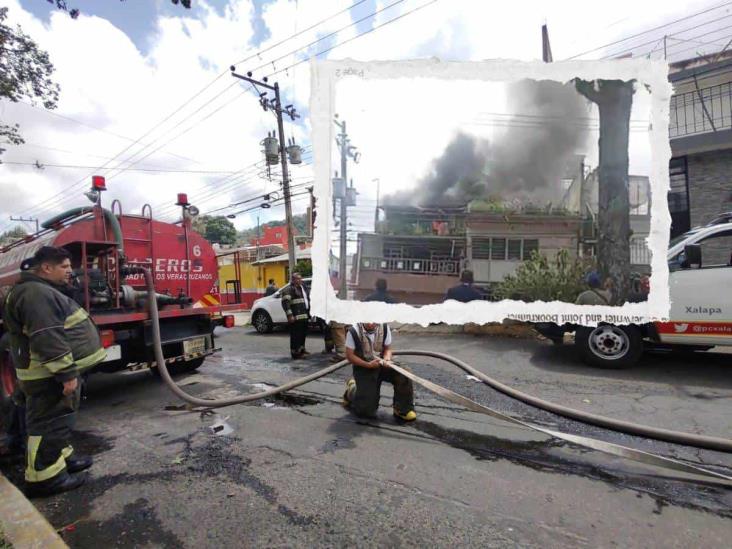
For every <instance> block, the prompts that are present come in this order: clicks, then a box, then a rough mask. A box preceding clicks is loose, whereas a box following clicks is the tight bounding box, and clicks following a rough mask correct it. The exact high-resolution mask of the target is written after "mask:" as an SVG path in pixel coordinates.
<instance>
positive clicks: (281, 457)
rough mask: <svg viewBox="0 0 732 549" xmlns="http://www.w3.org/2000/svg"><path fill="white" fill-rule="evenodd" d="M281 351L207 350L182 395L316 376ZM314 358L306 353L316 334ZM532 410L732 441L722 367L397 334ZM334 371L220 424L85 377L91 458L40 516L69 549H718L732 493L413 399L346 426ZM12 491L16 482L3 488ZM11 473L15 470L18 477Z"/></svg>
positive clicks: (232, 335)
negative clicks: (556, 406) (561, 409)
mask: <svg viewBox="0 0 732 549" xmlns="http://www.w3.org/2000/svg"><path fill="white" fill-rule="evenodd" d="M286 338H287V336H286V334H282V333H275V334H271V335H267V336H262V335H258V334H256V333H255V332H253V331H252V330H251V329H248V328H236V329H233V330H230V331H225V332H221V337H220V338H219V339H218V342H219V344H220V345H222V346H223V347H224V349H225V350H224V352H223V353H222V354H221V355H220V356H217V357H215V358H211V359H209V360H208V361H207V362H206V364H204V366H203V367H202V368H201V369H200V371H199V373H196V374H192V375H188V376H185V377H183V378H181V379H180V382H181V383H182V384H184V385H185V388H186V390H187V391H189V392H190V393H192V394H196V395H199V396H206V397H212V398H217V397H223V396H230V395H233V394H236V393H240V392H256V391H260V390H262V388H263V387H264V385H263V384H280V383H282V382H283V381H285V380H289V379H292V378H293V377H299V376H301V375H305V374H308V373H311V372H313V371H316V370H317V369H319V368H321V367H323V366H324V365H325V364H327V357H324V356H322V355H319V354H313V356H312V357H311V358H309V359H307V360H305V361H298V362H295V363H293V362H292V361H291V360H290V359H289V356H288V344H287V339H286ZM309 341H310V344H309V348H310V350H311V351H315V352H317V351H320V350H321V349H322V342H321V340H320V338H319V336H318V335H316V334H313V335H311V337H310V340H309ZM395 345H396V346H398V347H400V348H421V349H431V350H439V351H442V352H446V353H449V354H453V355H455V356H458V357H459V358H462V359H463V360H465V361H467V362H469V363H471V364H473V365H474V366H476V367H478V368H479V369H481V370H482V371H484V372H485V373H487V374H489V375H491V376H493V377H495V378H497V379H498V380H500V381H503V382H505V383H508V384H511V385H513V386H515V387H517V388H519V389H522V390H525V391H527V392H530V393H532V394H535V395H537V396H540V397H543V398H546V399H549V400H554V401H557V402H560V403H563V404H568V405H571V406H574V407H577V408H581V409H585V410H589V411H592V412H595V413H600V414H605V415H611V416H615V417H619V418H623V419H628V420H634V421H638V422H643V423H647V424H650V425H655V426H660V427H667V428H673V429H678V430H685V431H691V432H697V433H706V434H710V435H712V434H713V435H718V436H730V435H731V434H732V420H730V417H731V416H730V413H729V411H730V404H731V403H732V368H731V366H732V364H731V362H732V355H723V354H718V355H715V354H701V355H694V356H678V357H677V356H667V355H649V356H646V357H645V358H644V360H643V362H642V363H641V364H640V365H639V366H637V367H636V368H634V369H633V370H629V371H603V370H594V369H590V368H587V367H586V366H584V365H582V364H581V363H579V362H578V361H577V360H576V359H575V357H574V354H573V352H572V349H571V348H570V347H562V348H558V347H554V346H552V345H550V344H546V343H544V342H541V341H533V340H517V339H502V338H489V337H485V336H482V337H481V336H462V335H461V336H448V335H429V336H424V335H420V336H417V335H408V334H396V336H395ZM404 362H405V363H407V364H408V365H409V367H410V368H412V369H413V371H414V372H415V373H417V374H418V375H421V376H423V377H427V378H429V379H431V380H433V381H435V382H437V383H439V384H442V385H445V386H447V387H449V388H451V389H453V390H455V391H457V392H459V393H461V394H464V395H466V396H468V397H470V398H472V399H474V400H477V401H479V402H481V403H483V404H486V405H488V406H491V407H494V408H496V409H498V410H501V411H505V412H508V413H510V414H512V415H515V416H516V417H520V418H523V419H526V420H528V421H533V422H536V423H538V424H541V425H545V426H550V427H552V428H554V429H558V430H564V431H568V432H574V433H580V434H587V435H591V436H596V437H599V438H603V439H605V440H610V441H616V442H620V443H623V444H627V445H630V446H634V447H637V448H641V449H644V450H649V451H654V452H658V453H661V454H663V455H667V456H671V457H676V458H679V459H683V460H688V461H691V462H694V463H700V464H704V465H705V466H708V467H712V468H716V469H717V470H719V471H726V472H728V473H730V474H732V457H731V456H729V455H725V454H722V453H718V452H711V451H701V450H697V449H690V448H684V447H680V446H676V445H672V444H666V443H660V442H653V441H647V440H643V439H639V438H636V437H630V436H626V435H622V434H619V433H613V432H609V431H606V430H603V429H598V428H591V427H587V426H583V425H581V424H578V423H576V422H573V421H570V420H565V419H563V418H559V417H557V416H554V415H552V414H549V413H546V412H542V411H538V410H535V409H533V408H530V407H528V406H525V405H523V404H521V403H518V402H516V401H513V400H511V399H509V398H507V397H505V396H503V395H501V394H498V393H496V392H495V391H493V390H491V389H489V388H488V387H486V386H485V385H483V384H480V383H477V382H475V381H472V380H470V379H468V378H467V377H466V376H465V374H464V373H462V372H459V371H456V370H454V369H453V368H452V367H450V366H448V365H445V364H439V363H436V362H426V361H415V360H406V359H405V361H404ZM347 377H348V370H347V369H345V370H341V371H339V372H337V373H336V374H334V375H332V376H330V377H328V378H324V379H322V380H318V381H316V382H314V383H312V384H310V385H307V386H304V387H303V388H301V389H299V390H296V391H294V392H293V393H291V394H288V395H284V396H281V397H278V398H273V399H269V400H267V401H262V402H257V403H254V404H251V405H245V406H237V407H231V408H226V409H221V410H217V411H191V410H188V409H186V408H185V407H183V406H181V404H180V402H178V401H177V400H176V399H175V398H174V397H173V396H172V395H171V394H170V393H169V392H168V391H167V389H166V388H165V387H164V386H163V385H162V384H161V383H160V382H159V381H158V380H157V379H156V378H155V377H154V376H153V375H152V374H150V373H149V372H147V371H141V372H133V373H124V374H110V375H106V374H99V375H96V376H95V377H93V378H92V380H91V382H90V388H89V389H90V390H89V396H88V399H87V400H86V401H85V402H84V405H83V409H82V412H81V414H80V416H79V422H78V429H79V433H78V438H77V443H76V446H77V447H78V448H79V449H80V450H83V451H87V452H90V453H92V454H94V457H95V460H96V463H95V465H94V467H93V469H92V476H91V478H90V481H89V482H88V483H87V484H86V485H85V486H84V487H83V488H81V489H79V490H78V491H76V492H74V493H71V494H66V495H61V496H57V497H54V498H50V499H47V500H37V501H36V504H37V505H38V506H39V508H40V510H41V511H42V512H43V513H44V514H45V515H46V517H47V518H48V519H49V520H50V521H51V523H52V524H53V525H54V526H56V527H57V528H59V529H63V536H64V539H66V541H67V543H69V545H70V546H71V547H94V548H97V547H106V546H113V547H114V546H119V547H132V546H136V547H250V546H268V547H272V546H275V547H279V546H306V547H310V546H345V545H349V546H359V547H362V546H368V547H372V546H405V545H406V546H412V545H413V546H440V547H444V546H480V547H505V546H516V545H518V546H525V547H557V546H562V547H567V546H569V547H584V546H593V547H610V546H642V547H661V546H663V547H691V546H694V547H726V546H729V539H730V537H732V520H730V519H732V488H723V487H720V486H718V485H712V484H703V483H699V482H695V481H690V480H689V479H682V478H679V477H678V476H676V475H675V474H673V473H671V474H670V473H668V472H666V471H662V470H659V469H656V468H652V467H648V466H642V465H640V464H637V463H634V462H630V461H627V460H622V459H620V458H614V457H609V456H606V455H604V454H601V453H598V452H594V451H588V450H585V449H581V448H576V447H573V446H571V445H567V444H563V443H561V442H559V441H557V440H553V439H550V438H548V437H546V436H544V435H541V434H538V433H536V432H533V431H529V430H526V429H523V428H517V427H514V426H511V425H507V424H505V423H503V422H500V421H498V420H493V419H491V418H487V417H486V416H480V415H477V414H474V413H472V412H467V411H464V410H461V409H458V408H456V407H455V406H453V405H451V404H448V403H446V402H443V401H440V400H439V399H438V398H436V397H435V396H434V395H432V394H430V393H427V392H426V391H423V390H421V389H417V412H418V414H419V418H418V420H417V422H415V423H413V424H408V425H403V424H400V423H398V422H396V421H395V420H394V419H393V418H392V416H391V410H390V398H391V391H390V388H388V387H387V386H385V388H384V390H383V391H382V408H381V412H380V417H379V418H378V420H375V421H361V420H358V419H356V418H354V417H352V416H351V415H349V413H348V412H347V411H346V410H344V409H343V408H342V407H341V406H340V405H339V402H340V397H341V394H342V391H343V383H344V381H345V379H346V378H347ZM6 472H9V473H11V474H12V473H13V471H12V470H11V471H7V470H6ZM16 474H17V472H16Z"/></svg>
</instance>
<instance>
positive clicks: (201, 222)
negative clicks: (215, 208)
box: [193, 215, 236, 246]
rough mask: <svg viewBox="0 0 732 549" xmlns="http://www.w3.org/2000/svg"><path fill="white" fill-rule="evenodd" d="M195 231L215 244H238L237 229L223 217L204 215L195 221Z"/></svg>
mask: <svg viewBox="0 0 732 549" xmlns="http://www.w3.org/2000/svg"><path fill="white" fill-rule="evenodd" d="M193 230H194V231H196V232H197V233H199V234H200V235H202V236H203V237H204V238H205V239H206V240H208V241H209V242H211V243H215V244H222V245H224V246H230V245H232V244H235V243H236V228H235V227H234V224H233V223H232V222H231V221H229V220H228V219H226V218H225V217H224V216H223V215H216V216H209V215H203V216H201V217H197V218H196V219H194V220H193Z"/></svg>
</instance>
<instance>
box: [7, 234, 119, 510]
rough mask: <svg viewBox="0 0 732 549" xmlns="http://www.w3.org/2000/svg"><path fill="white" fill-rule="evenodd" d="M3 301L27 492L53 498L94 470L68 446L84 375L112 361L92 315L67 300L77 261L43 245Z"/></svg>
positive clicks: (58, 249) (85, 457)
mask: <svg viewBox="0 0 732 549" xmlns="http://www.w3.org/2000/svg"><path fill="white" fill-rule="evenodd" d="M25 267H26V270H25V271H23V272H21V275H20V281H19V282H18V283H17V284H16V285H15V286H14V287H13V288H12V290H11V291H10V293H9V294H8V296H7V298H6V300H5V308H4V315H3V321H4V323H5V328H6V330H7V331H8V333H9V334H10V349H11V352H12V353H13V356H14V358H15V366H16V373H17V377H18V384H19V386H20V389H21V391H22V393H23V397H24V400H25V421H26V433H27V444H26V457H27V463H26V470H25V481H26V492H27V495H28V496H29V497H43V496H49V495H53V494H57V493H61V492H65V491H68V490H73V489H75V488H78V487H79V486H81V485H82V484H83V483H84V481H85V480H86V477H85V476H84V475H81V474H79V473H80V472H81V471H83V470H85V469H88V468H89V467H91V465H92V459H91V457H89V456H81V455H78V454H77V453H76V452H74V449H73V447H72V446H71V444H70V439H71V430H72V429H73V426H74V422H75V417H76V411H77V410H78V406H79V399H80V391H81V383H80V381H79V378H80V376H81V375H82V374H83V373H86V372H87V371H89V370H90V369H91V368H92V367H93V366H96V365H97V364H99V363H100V362H102V361H103V360H104V359H105V358H106V351H105V350H104V348H103V347H102V343H101V339H100V337H99V331H98V330H97V327H96V325H95V324H94V322H93V321H92V319H91V318H90V317H89V314H88V313H87V312H86V311H85V310H84V309H83V308H82V307H81V306H80V305H79V304H78V303H77V302H76V301H74V300H73V299H71V298H70V297H68V295H67V293H68V281H69V277H70V275H71V256H70V254H69V252H67V251H66V250H64V249H63V248H54V247H51V246H43V247H42V248H40V249H39V250H38V252H36V254H35V256H34V257H33V259H32V260H31V261H30V262H27V263H26V264H25Z"/></svg>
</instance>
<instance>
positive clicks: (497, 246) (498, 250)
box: [491, 238, 506, 261]
mask: <svg viewBox="0 0 732 549" xmlns="http://www.w3.org/2000/svg"><path fill="white" fill-rule="evenodd" d="M491 259H493V260H498V261H500V260H502V259H506V239H505V238H492V239H491Z"/></svg>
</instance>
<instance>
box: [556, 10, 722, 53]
mask: <svg viewBox="0 0 732 549" xmlns="http://www.w3.org/2000/svg"><path fill="white" fill-rule="evenodd" d="M730 4H732V2H724V3H723V4H718V5H716V6H714V7H711V8H708V9H705V10H702V11H698V12H696V13H692V14H691V15H687V16H686V17H681V18H680V19H676V20H674V21H671V22H669V23H664V24H663V25H659V26H657V27H653V28H652V29H648V30H645V31H643V32H639V33H637V34H633V35H631V36H627V37H625V38H621V39H620V40H615V41H614V42H610V43H608V44H603V45H602V46H597V47H596V48H592V49H591V50H587V51H584V52H582V53H578V54H575V55H573V56H572V57H567V58H566V59H565V61H569V60H571V59H576V58H577V57H582V56H583V55H587V54H588V53H593V52H596V51H598V50H601V49H603V48H608V47H610V46H614V45H616V44H621V43H623V42H626V41H628V40H632V39H633V38H638V37H639V36H643V35H646V34H649V33H651V32H654V31H657V30H660V29H664V28H666V27H670V26H671V25H675V24H676V23H680V22H681V21H687V20H688V19H693V18H694V17H698V16H699V15H704V14H705V13H710V12H712V11H715V10H718V9H720V8H723V7H725V6H729V5H730Z"/></svg>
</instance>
